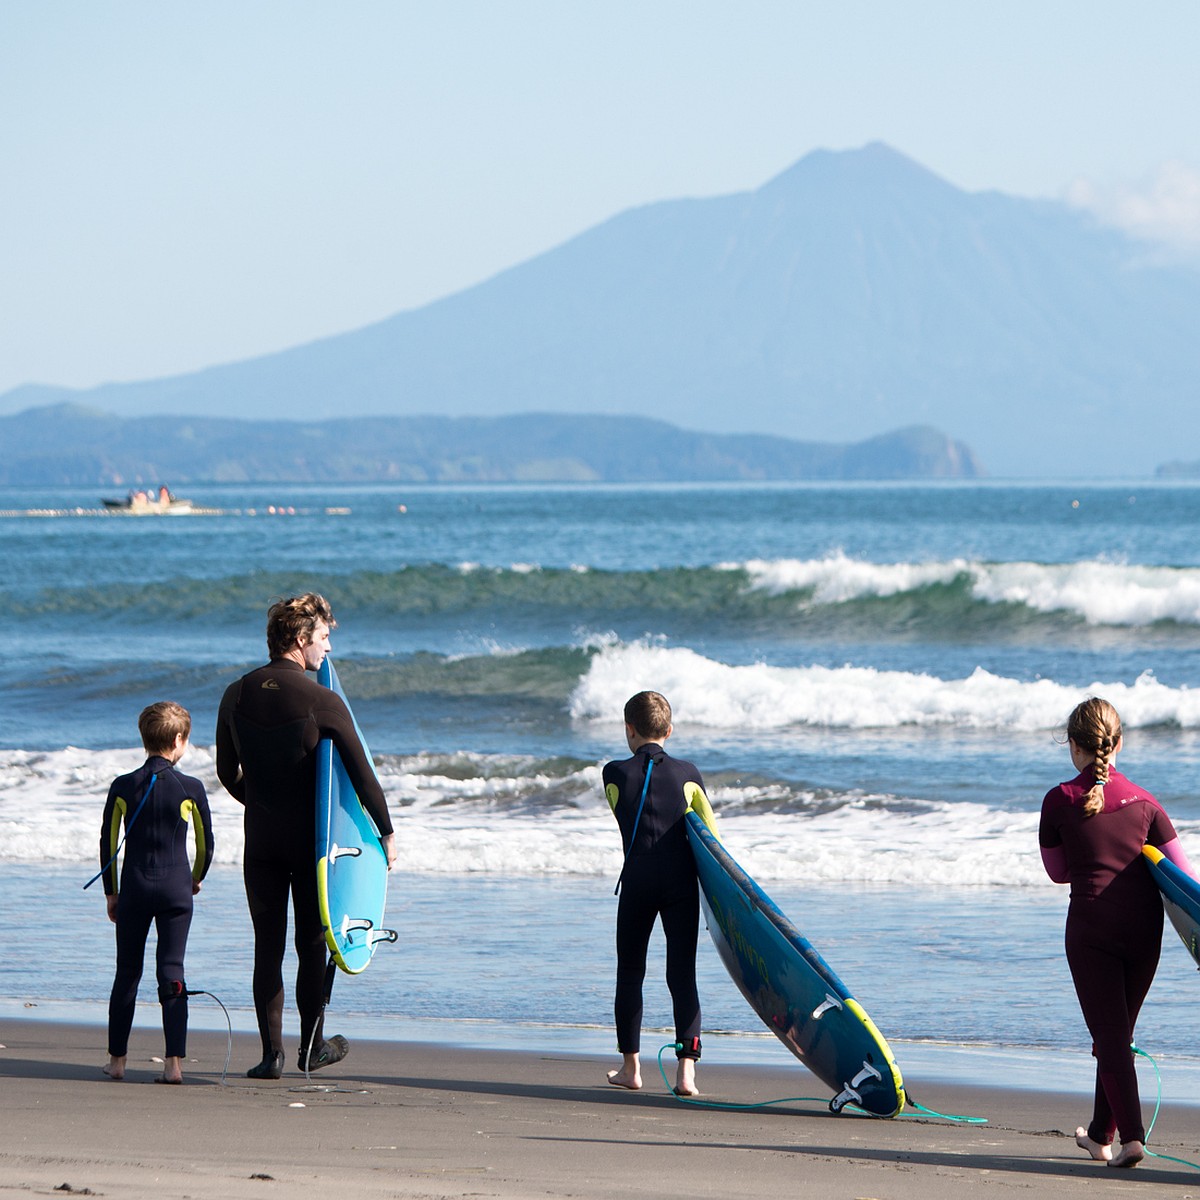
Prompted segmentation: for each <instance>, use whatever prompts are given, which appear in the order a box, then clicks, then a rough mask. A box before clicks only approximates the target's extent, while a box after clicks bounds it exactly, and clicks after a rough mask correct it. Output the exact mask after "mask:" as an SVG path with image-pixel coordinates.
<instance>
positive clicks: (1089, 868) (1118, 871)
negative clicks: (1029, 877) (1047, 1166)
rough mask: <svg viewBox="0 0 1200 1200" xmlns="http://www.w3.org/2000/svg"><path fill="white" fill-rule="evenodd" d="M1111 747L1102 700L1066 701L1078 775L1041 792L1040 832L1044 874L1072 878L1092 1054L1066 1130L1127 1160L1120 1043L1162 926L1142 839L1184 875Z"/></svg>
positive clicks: (1131, 1132)
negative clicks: (1085, 1085) (1083, 1100)
mask: <svg viewBox="0 0 1200 1200" xmlns="http://www.w3.org/2000/svg"><path fill="white" fill-rule="evenodd" d="M1121 745H1122V742H1121V719H1120V717H1119V716H1118V715H1117V711H1116V709H1115V708H1113V706H1112V705H1111V704H1109V703H1108V701H1107V700H1101V699H1100V698H1099V697H1092V698H1091V699H1088V700H1085V701H1084V702H1083V703H1082V704H1080V705H1078V706H1077V707H1076V709H1075V711H1074V712H1072V713H1071V716H1070V719H1069V720H1068V722H1067V746H1068V748H1069V749H1070V752H1071V761H1072V763H1073V764H1074V765H1075V769H1076V771H1078V772H1079V774H1078V775H1076V776H1075V778H1074V779H1072V780H1070V781H1069V782H1067V783H1060V784H1059V785H1058V786H1057V787H1055V788H1052V789H1051V790H1050V791H1049V792H1047V793H1046V798H1045V799H1044V800H1043V801H1042V818H1041V826H1040V829H1039V831H1038V840H1039V842H1040V843H1041V850H1042V862H1043V864H1044V865H1045V868H1046V873H1047V874H1048V875H1049V876H1050V878H1051V879H1053V880H1054V882H1055V883H1069V884H1070V885H1071V901H1070V905H1069V907H1068V909H1067V927H1066V951H1067V965H1068V966H1069V967H1070V969H1071V978H1072V979H1073V980H1074V981H1075V992H1076V994H1077V995H1078V997H1079V1006H1080V1008H1081V1009H1082V1010H1083V1019H1084V1021H1085V1022H1086V1023H1087V1027H1088V1032H1089V1033H1090V1034H1091V1035H1092V1054H1093V1055H1094V1056H1095V1059H1096V1097H1095V1107H1094V1109H1093V1113H1092V1122H1091V1124H1090V1125H1089V1126H1088V1127H1087V1128H1086V1129H1084V1128H1083V1127H1082V1126H1081V1127H1080V1128H1079V1129H1077V1130H1076V1131H1075V1142H1076V1144H1077V1145H1078V1146H1079V1147H1080V1149H1082V1150H1086V1151H1087V1152H1088V1153H1089V1154H1090V1155H1091V1156H1092V1158H1094V1159H1096V1161H1097V1162H1105V1163H1107V1164H1108V1165H1109V1166H1110V1167H1133V1166H1136V1165H1137V1164H1138V1163H1139V1162H1141V1160H1142V1157H1143V1156H1144V1154H1145V1146H1144V1144H1143V1143H1144V1142H1145V1140H1146V1133H1145V1128H1144V1126H1143V1124H1142V1106H1141V1099H1140V1097H1139V1095H1138V1084H1137V1074H1136V1072H1135V1071H1134V1062H1133V1052H1132V1050H1131V1049H1130V1046H1131V1043H1132V1042H1133V1026H1134V1023H1135V1022H1136V1020H1137V1016H1138V1011H1139V1010H1140V1009H1141V1006H1142V1001H1143V1000H1144V999H1145V998H1146V993H1147V992H1148V991H1149V990H1150V984H1151V982H1152V980H1153V979H1154V972H1155V969H1156V968H1157V967H1158V955H1159V951H1160V949H1161V947H1162V928H1163V907H1162V900H1161V899H1160V897H1159V892H1158V888H1157V886H1156V885H1155V883H1154V880H1153V879H1152V878H1151V876H1150V871H1149V869H1148V868H1147V866H1146V864H1145V862H1144V861H1143V858H1142V847H1143V846H1144V845H1146V844H1149V845H1151V846H1157V847H1158V848H1159V849H1160V850H1161V851H1162V852H1163V854H1164V855H1166V857H1167V858H1169V859H1170V860H1171V861H1172V862H1173V863H1175V864H1176V865H1177V866H1179V867H1180V868H1181V869H1182V870H1184V871H1187V872H1188V874H1192V873H1193V872H1192V868H1191V865H1190V863H1189V862H1188V860H1187V856H1186V855H1185V854H1184V852H1183V849H1182V847H1181V846H1180V844H1179V839H1178V837H1177V836H1176V834H1175V829H1174V827H1173V826H1172V824H1171V822H1170V820H1169V818H1168V817H1167V814H1166V813H1165V812H1164V811H1163V809H1162V807H1161V805H1160V804H1159V803H1158V801H1157V800H1155V798H1154V797H1153V796H1152V795H1150V793H1149V792H1147V791H1144V790H1143V789H1142V788H1140V787H1138V786H1137V784H1135V783H1132V782H1131V781H1130V780H1128V779H1126V778H1125V776H1124V775H1122V774H1120V772H1118V771H1117V769H1116V767H1115V763H1116V758H1117V754H1118V752H1119V751H1120V749H1121ZM1118 1132H1119V1133H1120V1136H1121V1150H1120V1152H1119V1153H1118V1154H1116V1155H1114V1154H1113V1151H1112V1142H1113V1137H1114V1135H1115V1134H1116V1133H1118Z"/></svg>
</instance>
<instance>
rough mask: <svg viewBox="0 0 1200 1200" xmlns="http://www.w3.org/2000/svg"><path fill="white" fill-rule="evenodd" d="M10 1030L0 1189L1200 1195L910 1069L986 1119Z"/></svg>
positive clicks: (505, 1068)
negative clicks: (114, 1062)
mask: <svg viewBox="0 0 1200 1200" xmlns="http://www.w3.org/2000/svg"><path fill="white" fill-rule="evenodd" d="M0 1042H3V1045H4V1047H5V1048H4V1049H3V1050H0V1075H2V1076H3V1078H4V1086H3V1087H2V1088H0V1127H2V1128H3V1130H4V1137H3V1147H2V1149H0V1193H2V1194H5V1195H9V1194H12V1195H18V1194H20V1195H30V1194H33V1195H42V1194H50V1193H52V1192H53V1193H54V1194H56V1195H69V1194H77V1195H96V1196H123V1197H140V1196H154V1197H161V1196H162V1195H164V1194H166V1195H174V1196H189V1195H203V1196H220V1197H229V1198H231V1200H235V1198H236V1200H240V1198H241V1197H254V1198H256V1200H262V1198H263V1197H269V1196H272V1195H278V1196H294V1195H296V1194H297V1192H298V1189H304V1194H315V1193H314V1192H313V1191H312V1189H314V1188H315V1187H319V1188H321V1189H322V1190H323V1191H324V1192H325V1193H326V1194H327V1195H330V1196H332V1197H350V1196H354V1197H358V1198H362V1197H371V1196H398V1197H435V1196H436V1197H443V1196H474V1197H487V1196H498V1197H546V1196H564V1197H566V1196H583V1197H597V1198H604V1197H625V1196H657V1197H662V1196H681V1197H682V1196H714V1197H742V1196H744V1197H761V1196H797V1195H799V1196H816V1197H848V1198H851V1200H865V1198H872V1200H906V1198H908V1197H912V1198H913V1200H917V1198H921V1200H930V1198H932V1200H938V1198H939V1197H945V1198H946V1200H950V1198H951V1197H953V1198H955V1200H957V1198H959V1197H962V1196H964V1195H966V1194H967V1192H968V1189H971V1188H975V1187H978V1188H983V1189H987V1191H986V1192H985V1194H989V1193H990V1194H999V1193H1001V1192H1002V1191H1003V1192H1008V1191H1012V1192H1016V1193H1019V1194H1022V1195H1026V1196H1028V1195H1033V1196H1049V1195H1054V1196H1056V1197H1057V1196H1072V1195H1079V1196H1083V1195H1085V1194H1086V1195H1089V1196H1107V1195H1113V1196H1116V1195H1127V1194H1130V1193H1131V1192H1132V1191H1133V1190H1134V1189H1137V1190H1140V1191H1141V1192H1142V1194H1153V1195H1166V1194H1169V1195H1171V1196H1176V1197H1179V1198H1180V1200H1184V1198H1186V1197H1200V1171H1197V1170H1193V1169H1190V1168H1188V1167H1185V1166H1181V1165H1178V1164H1175V1163H1171V1162H1164V1161H1161V1160H1156V1159H1149V1158H1148V1159H1147V1160H1146V1161H1145V1162H1143V1163H1142V1165H1141V1166H1139V1167H1137V1168H1136V1169H1135V1170H1133V1171H1128V1172H1127V1171H1114V1170H1111V1169H1109V1168H1107V1167H1104V1166H1102V1165H1100V1164H1098V1163H1093V1162H1091V1161H1090V1160H1089V1159H1087V1158H1085V1157H1084V1156H1083V1154H1082V1152H1081V1151H1079V1150H1078V1149H1077V1148H1076V1147H1075V1145H1074V1143H1073V1141H1072V1139H1071V1138H1070V1137H1069V1136H1068V1134H1069V1132H1070V1131H1073V1130H1074V1127H1075V1125H1076V1124H1078V1123H1080V1122H1082V1121H1085V1120H1086V1116H1087V1112H1086V1108H1087V1101H1086V1100H1085V1099H1084V1098H1082V1097H1080V1096H1079V1095H1058V1094H1052V1093H1047V1092H1032V1091H1023V1090H1012V1091H1008V1090H1000V1089H985V1088H964V1087H958V1086H952V1085H946V1084H939V1083H930V1084H923V1083H921V1081H919V1080H913V1081H909V1082H910V1084H911V1087H912V1090H913V1091H914V1092H915V1093H916V1094H917V1097H918V1099H919V1100H920V1101H921V1103H922V1104H923V1105H925V1106H927V1107H929V1108H933V1109H936V1110H938V1111H940V1112H945V1113H960V1114H970V1115H976V1116H986V1117H987V1118H988V1124H986V1125H962V1124H951V1123H948V1122H945V1121H940V1120H931V1119H927V1118H923V1117H920V1116H918V1115H905V1116H902V1117H899V1118H897V1119H894V1120H890V1121H882V1120H875V1119H871V1118H867V1117H863V1116H855V1115H846V1114H843V1115H841V1116H833V1115H832V1114H830V1113H829V1112H828V1111H827V1110H826V1109H824V1108H823V1107H822V1106H821V1105H820V1104H817V1103H803V1104H801V1103H787V1104H780V1105H776V1106H771V1107H767V1108H762V1109H755V1110H751V1111H729V1110H724V1111H723V1110H720V1109H716V1108H705V1107H700V1106H698V1105H697V1106H693V1105H686V1104H683V1103H681V1102H680V1101H678V1100H677V1099H675V1098H674V1097H672V1096H670V1095H669V1094H667V1093H666V1091H665V1089H664V1088H663V1086H662V1081H661V1079H660V1078H659V1076H658V1073H657V1068H656V1066H655V1065H654V1061H653V1057H652V1056H651V1058H650V1060H649V1062H648V1064H647V1065H648V1067H649V1072H648V1078H647V1083H646V1087H645V1088H644V1089H643V1091H641V1092H640V1093H630V1092H623V1091H619V1090H617V1089H615V1088H612V1087H610V1086H608V1085H607V1084H606V1083H605V1082H604V1072H605V1070H606V1069H607V1068H609V1067H611V1066H613V1065H614V1063H613V1061H611V1060H610V1059H607V1058H604V1057H600V1056H596V1055H594V1054H582V1055H578V1056H573V1055H568V1054H561V1053H556V1054H544V1055H543V1054H533V1053H522V1052H511V1051H487V1050H484V1051H480V1050H471V1049H464V1048H459V1047H448V1046H444V1045H436V1044H427V1043H421V1044H414V1043H398V1042H379V1041H367V1040H362V1039H356V1040H355V1041H354V1042H353V1045H352V1051H351V1056H350V1058H349V1059H348V1060H347V1061H346V1063H345V1064H343V1065H342V1066H340V1067H339V1068H338V1070H339V1074H337V1075H336V1076H334V1075H328V1074H321V1075H314V1076H313V1077H312V1081H311V1084H306V1081H305V1079H304V1077H303V1075H301V1074H299V1073H298V1072H296V1071H295V1070H293V1069H289V1071H288V1072H287V1073H286V1074H285V1076H284V1078H283V1079H282V1080H280V1081H278V1082H269V1083H268V1082H263V1083H259V1082H251V1081H250V1080H247V1079H245V1078H244V1075H243V1072H244V1070H245V1068H246V1066H247V1065H248V1064H250V1063H252V1062H254V1061H256V1060H257V1057H258V1054H257V1039H255V1038H252V1037H249V1036H247V1035H245V1034H235V1035H234V1046H233V1058H232V1062H231V1066H230V1071H229V1077H228V1080H227V1083H226V1085H225V1086H222V1085H221V1069H222V1065H223V1063H224V1061H225V1054H226V1046H227V1039H226V1037H225V1035H224V1033H219V1034H218V1033H212V1032H205V1031H199V1032H193V1033H192V1034H191V1039H190V1045H189V1051H190V1058H191V1059H192V1060H193V1061H191V1062H189V1063H188V1064H187V1073H188V1079H187V1081H186V1083H185V1085H184V1086H183V1087H163V1086H154V1085H153V1080H154V1077H155V1075H156V1073H157V1071H158V1069H159V1068H158V1065H157V1064H156V1063H155V1062H154V1061H153V1060H152V1059H151V1057H150V1055H151V1054H152V1053H155V1052H156V1051H153V1050H150V1049H148V1047H149V1046H151V1045H153V1041H152V1039H150V1038H148V1037H141V1038H140V1039H139V1038H138V1037H137V1036H135V1040H134V1044H133V1046H132V1047H131V1054H130V1067H129V1075H128V1078H127V1079H126V1081H125V1082H123V1083H114V1082H112V1081H110V1080H107V1079H105V1077H104V1076H103V1075H102V1074H101V1071H100V1065H101V1063H102V1062H104V1061H105V1059H104V1056H103V1044H104V1035H103V1030H102V1029H99V1028H97V1027H93V1026H86V1025H71V1024H62V1023H57V1022H45V1021H37V1020H20V1019H18V1020H12V1021H6V1022H4V1023H3V1025H2V1026H0ZM291 1067H292V1063H291V1062H289V1068H291ZM700 1082H701V1086H702V1088H703V1089H704V1093H705V1095H704V1098H705V1099H706V1100H709V1101H716V1102H727V1103H738V1104H752V1103H758V1102H762V1101H769V1100H773V1099H776V1098H779V1097H785V1096H795V1095H805V1094H812V1095H817V1096H819V1095H821V1094H822V1089H821V1086H820V1084H819V1083H818V1082H817V1081H816V1080H815V1079H813V1077H812V1076H810V1075H809V1074H808V1073H807V1072H806V1071H804V1070H803V1068H800V1067H798V1066H797V1067H791V1068H789V1067H788V1064H787V1063H786V1062H785V1063H783V1064H782V1065H781V1066H780V1067H778V1068H776V1067H769V1068H768V1067H761V1066H727V1065H724V1064H720V1063H709V1062H705V1063H702V1064H701V1076H700ZM910 1112H911V1110H910ZM1198 1147H1200V1110H1197V1109H1196V1108H1189V1107H1185V1106H1178V1105H1176V1106H1173V1107H1171V1108H1169V1109H1167V1110H1165V1111H1164V1112H1163V1113H1161V1114H1160V1116H1159V1121H1158V1125H1157V1126H1156V1128H1155V1130H1154V1134H1153V1138H1152V1148H1153V1149H1155V1150H1157V1151H1158V1152H1160V1153H1163V1154H1170V1155H1174V1156H1176V1157H1181V1158H1190V1159H1193V1160H1196V1159H1197V1158H1200V1148H1198ZM1146 1189H1150V1191H1147V1190H1146ZM1166 1189H1170V1190H1169V1192H1168V1191H1166Z"/></svg>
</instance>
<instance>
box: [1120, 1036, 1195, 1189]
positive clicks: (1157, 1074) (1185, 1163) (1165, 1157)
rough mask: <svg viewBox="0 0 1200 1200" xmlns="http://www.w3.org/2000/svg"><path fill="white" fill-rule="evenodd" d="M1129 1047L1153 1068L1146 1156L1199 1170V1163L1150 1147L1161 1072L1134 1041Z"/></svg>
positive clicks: (1155, 1119) (1157, 1108)
mask: <svg viewBox="0 0 1200 1200" xmlns="http://www.w3.org/2000/svg"><path fill="white" fill-rule="evenodd" d="M1129 1048H1130V1050H1132V1051H1133V1053H1134V1056H1135V1057H1137V1056H1139V1055H1140V1056H1141V1057H1142V1058H1144V1059H1145V1060H1146V1061H1147V1062H1148V1063H1149V1064H1150V1065H1151V1066H1152V1067H1153V1068H1154V1081H1155V1085H1156V1088H1157V1095H1156V1096H1155V1098H1154V1116H1152V1117H1151V1118H1150V1125H1149V1128H1148V1129H1147V1130H1146V1140H1145V1142H1144V1143H1143V1145H1144V1146H1145V1148H1146V1157H1147V1158H1161V1159H1162V1160H1163V1161H1164V1162H1173V1163H1179V1164H1180V1165H1181V1166H1184V1167H1193V1168H1195V1170H1197V1171H1200V1163H1194V1162H1189V1161H1188V1160H1187V1159H1186V1158H1174V1157H1172V1156H1171V1155H1170V1154H1156V1153H1155V1152H1154V1151H1153V1150H1151V1149H1150V1135H1151V1134H1152V1133H1153V1132H1154V1123H1155V1121H1157V1120H1158V1110H1159V1109H1160V1108H1161V1107H1162V1073H1161V1072H1160V1071H1159V1069H1158V1063H1157V1062H1155V1061H1154V1059H1153V1057H1152V1056H1151V1055H1149V1054H1147V1053H1146V1052H1145V1050H1143V1049H1142V1048H1141V1047H1140V1046H1139V1045H1137V1043H1136V1042H1130V1043H1129Z"/></svg>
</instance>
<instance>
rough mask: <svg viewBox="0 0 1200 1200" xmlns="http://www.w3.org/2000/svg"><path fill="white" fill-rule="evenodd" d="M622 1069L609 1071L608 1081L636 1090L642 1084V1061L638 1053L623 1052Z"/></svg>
mask: <svg viewBox="0 0 1200 1200" xmlns="http://www.w3.org/2000/svg"><path fill="white" fill-rule="evenodd" d="M621 1058H622V1060H623V1061H622V1063H621V1069H620V1070H619V1071H609V1073H608V1082H609V1083H611V1084H612V1085H613V1087H623V1088H628V1089H629V1090H630V1091H631V1092H636V1091H637V1090H638V1089H639V1088H640V1087H641V1086H642V1061H641V1056H640V1055H638V1054H622V1055H621Z"/></svg>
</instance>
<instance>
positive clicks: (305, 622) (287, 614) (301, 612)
mask: <svg viewBox="0 0 1200 1200" xmlns="http://www.w3.org/2000/svg"><path fill="white" fill-rule="evenodd" d="M320 621H324V622H325V624H326V625H328V626H329V628H330V629H333V628H334V627H335V626H336V625H337V622H336V621H335V620H334V619H333V609H331V608H330V607H329V601H328V600H326V599H325V597H324V596H319V595H318V594H317V593H316V592H305V593H304V594H303V595H302V596H289V597H288V598H287V599H286V600H276V601H275V603H274V604H272V605H271V607H270V609H268V611H267V653H268V654H269V655H270V656H271V658H272V659H276V658H282V657H283V656H284V655H285V654H286V653H287V652H288V651H289V650H290V649H291V648H292V647H293V646H294V645H295V644H296V643H297V642H298V641H299V640H300V639H301V638H302V637H304V636H306V635H307V636H309V637H311V636H312V633H313V630H314V629H316V627H317V624H318V622H320Z"/></svg>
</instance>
